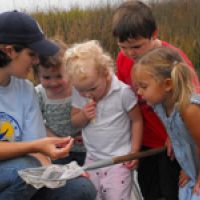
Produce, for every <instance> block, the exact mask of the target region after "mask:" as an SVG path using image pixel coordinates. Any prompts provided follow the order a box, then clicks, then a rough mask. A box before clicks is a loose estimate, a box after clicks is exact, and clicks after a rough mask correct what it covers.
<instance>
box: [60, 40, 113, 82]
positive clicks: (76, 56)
mask: <svg viewBox="0 0 200 200" xmlns="http://www.w3.org/2000/svg"><path fill="white" fill-rule="evenodd" d="M87 62H88V65H87V64H86V63H87ZM64 63H65V67H66V72H67V74H68V76H69V77H71V79H73V80H74V79H78V80H84V79H86V78H87V77H88V69H89V67H90V68H91V67H92V68H94V69H95V70H96V71H97V73H98V74H99V75H104V74H105V72H112V69H113V67H114V61H113V59H112V58H111V56H110V55H109V54H108V53H107V52H105V51H104V50H103V48H102V47H101V45H100V43H99V42H98V41H96V40H90V41H86V42H83V43H77V44H74V45H73V46H72V47H71V48H69V49H68V50H67V51H66V52H65V55H64ZM91 63H92V66H90V65H91Z"/></svg>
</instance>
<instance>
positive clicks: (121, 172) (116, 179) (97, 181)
mask: <svg viewBox="0 0 200 200" xmlns="http://www.w3.org/2000/svg"><path fill="white" fill-rule="evenodd" d="M92 162H93V161H92V160H89V159H88V158H87V159H86V164H89V163H92ZM88 173H89V174H90V179H91V181H92V182H93V184H94V185H95V187H96V189H97V197H96V200H130V195H131V188H132V184H131V183H132V178H131V171H130V170H129V169H127V168H126V167H125V166H124V165H123V164H117V165H113V166H110V167H105V168H100V169H96V170H91V171H88Z"/></svg>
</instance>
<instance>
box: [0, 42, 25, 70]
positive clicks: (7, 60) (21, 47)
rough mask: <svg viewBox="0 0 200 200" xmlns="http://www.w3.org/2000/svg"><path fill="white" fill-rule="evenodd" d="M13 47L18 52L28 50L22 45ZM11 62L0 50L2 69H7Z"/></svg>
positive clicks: (0, 65)
mask: <svg viewBox="0 0 200 200" xmlns="http://www.w3.org/2000/svg"><path fill="white" fill-rule="evenodd" d="M12 47H13V48H14V50H15V51H16V52H20V51H22V50H23V49H25V48H27V47H26V46H25V45H21V44H14V45H12ZM11 61H12V59H11V58H10V57H9V56H8V55H7V54H6V53H5V52H4V51H2V50H1V49H0V68H3V67H6V66H7V65H8V64H9V63H10V62H11Z"/></svg>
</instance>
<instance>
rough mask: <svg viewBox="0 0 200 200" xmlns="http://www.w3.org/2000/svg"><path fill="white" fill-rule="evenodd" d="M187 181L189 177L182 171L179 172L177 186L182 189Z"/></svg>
mask: <svg viewBox="0 0 200 200" xmlns="http://www.w3.org/2000/svg"><path fill="white" fill-rule="evenodd" d="M189 180H190V177H189V176H188V175H187V174H186V173H185V172H184V171H183V170H181V171H180V174H179V186H180V187H184V186H185V185H186V184H187V183H188V181H189Z"/></svg>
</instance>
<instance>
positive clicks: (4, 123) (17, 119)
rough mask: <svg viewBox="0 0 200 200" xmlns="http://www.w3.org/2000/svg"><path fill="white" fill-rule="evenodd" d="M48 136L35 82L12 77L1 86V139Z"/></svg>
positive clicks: (16, 139) (12, 139)
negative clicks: (6, 84)
mask: <svg viewBox="0 0 200 200" xmlns="http://www.w3.org/2000/svg"><path fill="white" fill-rule="evenodd" d="M45 136H46V131H45V128H44V125H43V120H42V115H41V112H40V109H39V104H38V100H37V96H36V94H35V90H34V87H33V84H32V83H31V82H30V81H28V80H23V79H18V78H16V77H11V81H10V83H9V85H8V86H5V87H2V86H0V140H6V141H32V140H35V139H38V138H42V137H45Z"/></svg>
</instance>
